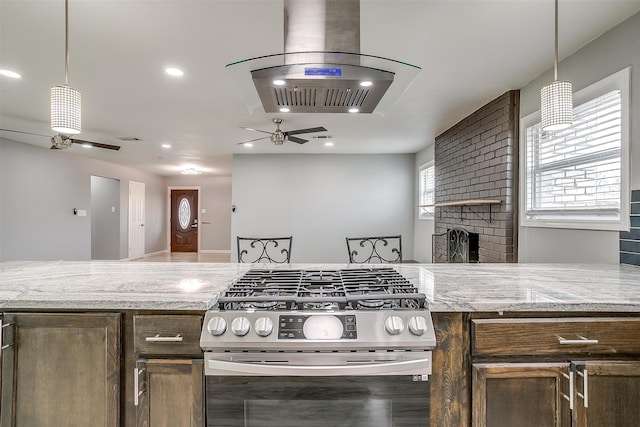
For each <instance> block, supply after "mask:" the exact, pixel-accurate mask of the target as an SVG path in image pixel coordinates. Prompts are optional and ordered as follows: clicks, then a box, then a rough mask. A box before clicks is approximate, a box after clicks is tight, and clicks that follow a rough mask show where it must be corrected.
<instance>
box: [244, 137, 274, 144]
mask: <svg viewBox="0 0 640 427" xmlns="http://www.w3.org/2000/svg"><path fill="white" fill-rule="evenodd" d="M267 138H269V137H268V136H263V137H261V138H256V139H250V140H248V141H242V142H236V145H242V144H246V143H247V142H253V141H260V140H261V139H267Z"/></svg>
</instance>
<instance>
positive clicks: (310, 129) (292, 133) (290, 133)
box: [284, 126, 327, 135]
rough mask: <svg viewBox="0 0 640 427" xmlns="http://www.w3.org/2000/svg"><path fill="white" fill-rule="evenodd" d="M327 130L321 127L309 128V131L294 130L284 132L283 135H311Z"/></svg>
mask: <svg viewBox="0 0 640 427" xmlns="http://www.w3.org/2000/svg"><path fill="white" fill-rule="evenodd" d="M326 131H327V130H326V129H325V128H323V127H322V126H320V127H317V128H309V129H296V130H290V131H288V132H285V133H284V134H285V135H298V134H300V133H313V132H326Z"/></svg>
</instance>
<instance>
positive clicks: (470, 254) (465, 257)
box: [447, 228, 480, 263]
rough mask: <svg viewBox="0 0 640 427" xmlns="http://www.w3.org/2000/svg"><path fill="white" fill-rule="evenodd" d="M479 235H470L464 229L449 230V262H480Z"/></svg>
mask: <svg viewBox="0 0 640 427" xmlns="http://www.w3.org/2000/svg"><path fill="white" fill-rule="evenodd" d="M479 237H480V235H479V234H478V233H470V232H468V231H467V230H465V229H464V228H450V229H448V230H447V262H451V263H465V262H480V255H479V247H480V242H479V240H480V239H479Z"/></svg>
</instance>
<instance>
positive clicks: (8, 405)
mask: <svg viewBox="0 0 640 427" xmlns="http://www.w3.org/2000/svg"><path fill="white" fill-rule="evenodd" d="M3 326H4V328H3V347H5V348H4V349H3V352H2V405H1V407H0V409H1V413H0V424H1V425H2V427H9V426H15V425H20V426H27V427H28V426H34V427H36V426H37V427H40V426H48V427H55V426H72V425H77V426H89V425H90V426H105V427H110V426H113V427H115V426H118V425H119V419H120V412H119V409H120V405H119V403H120V355H121V351H120V349H121V347H120V315H119V314H70V313H64V314H62V313H61V314H35V313H21V314H11V313H5V314H4V318H3Z"/></svg>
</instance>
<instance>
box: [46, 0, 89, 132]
mask: <svg viewBox="0 0 640 427" xmlns="http://www.w3.org/2000/svg"><path fill="white" fill-rule="evenodd" d="M80 107H81V96H80V92H78V91H77V90H75V89H73V88H71V87H69V0H65V2H64V86H53V87H52V88H51V129H53V130H54V131H56V132H60V133H63V134H67V135H74V134H78V133H80V131H81V130H82V114H81V108H80Z"/></svg>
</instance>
